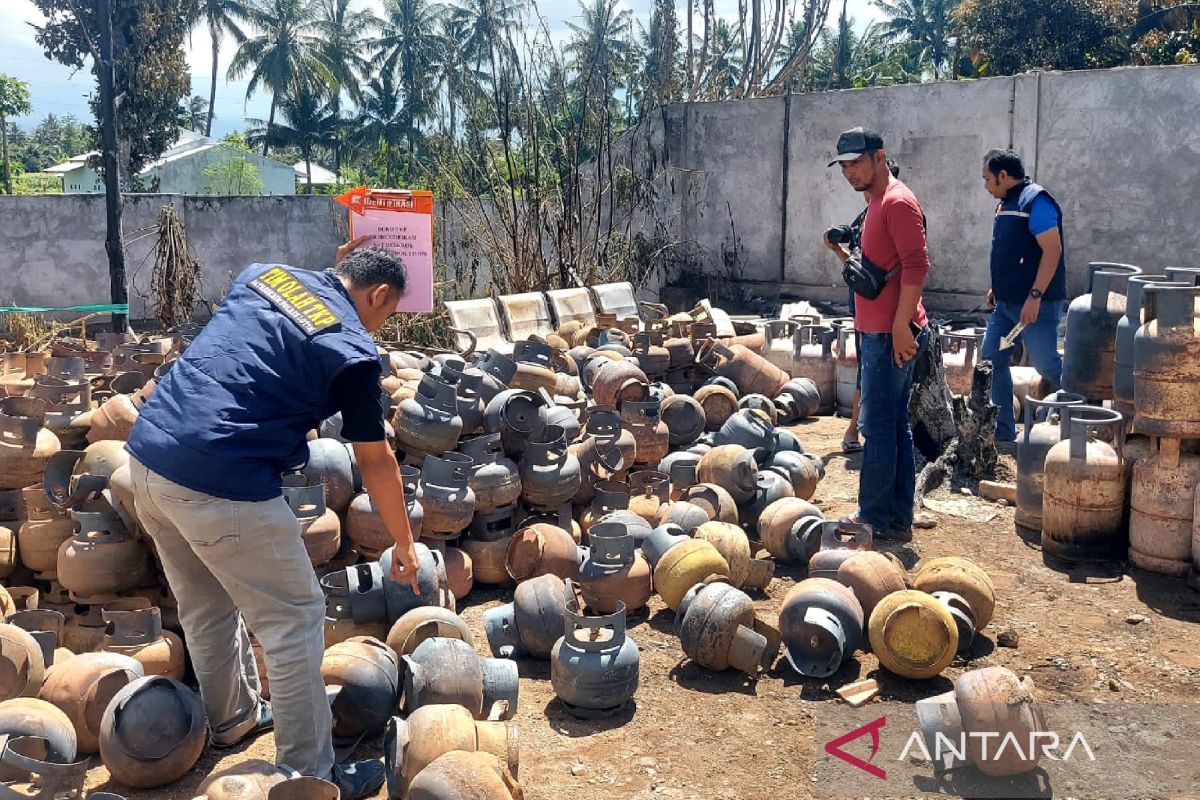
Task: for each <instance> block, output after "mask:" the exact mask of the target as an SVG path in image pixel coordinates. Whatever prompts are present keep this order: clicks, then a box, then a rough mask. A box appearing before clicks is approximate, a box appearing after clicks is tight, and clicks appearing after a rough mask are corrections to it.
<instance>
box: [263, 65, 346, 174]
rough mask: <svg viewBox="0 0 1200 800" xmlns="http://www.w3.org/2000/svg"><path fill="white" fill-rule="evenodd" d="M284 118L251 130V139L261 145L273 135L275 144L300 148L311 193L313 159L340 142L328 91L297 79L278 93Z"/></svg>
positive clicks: (336, 121)
mask: <svg viewBox="0 0 1200 800" xmlns="http://www.w3.org/2000/svg"><path fill="white" fill-rule="evenodd" d="M277 97H278V106H279V115H280V117H281V120H280V121H278V122H276V123H275V124H274V126H273V127H270V128H267V127H264V126H261V120H256V122H258V123H259V125H260V127H258V128H256V129H253V130H251V132H250V137H249V140H250V143H251V145H257V144H260V143H263V142H264V140H266V139H269V140H270V144H272V145H274V146H275V147H294V148H296V149H298V150H299V151H300V156H301V158H303V159H304V164H305V172H306V175H305V178H306V181H305V183H306V188H305V191H306V193H307V194H312V162H313V159H314V158H315V157H316V154H317V151H318V150H320V149H328V150H332V149H333V148H334V147H335V146H336V145H337V143H338V132H339V126H340V124H341V119H340V118H339V116H338V114H337V112H336V111H335V110H334V107H333V100H332V99H331V98H330V97H329V96H328V94H327V93H324V92H320V91H314V90H313V87H312V86H310V85H309V84H308V83H307V82H305V81H299V82H297V83H296V84H295V85H294V86H293V87H292V88H291V89H289V90H288V91H285V92H282V93H280V94H279V95H278V96H277Z"/></svg>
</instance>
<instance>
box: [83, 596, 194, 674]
mask: <svg viewBox="0 0 1200 800" xmlns="http://www.w3.org/2000/svg"><path fill="white" fill-rule="evenodd" d="M101 613H102V616H103V618H104V623H105V628H104V640H103V641H102V643H101V645H100V646H101V648H102V649H103V650H104V651H105V652H107V653H116V654H118V655H123V656H129V657H130V658H132V659H134V660H135V661H137V662H138V663H139V664H141V665H142V672H143V673H144V674H146V675H165V676H167V677H168V678H173V679H175V680H177V681H178V680H182V679H183V669H184V651H183V640H182V639H180V638H179V636H178V635H176V634H175V633H174V632H173V631H164V630H163V627H162V612H161V611H160V610H159V609H158V607H157V606H152V607H150V608H143V609H137V610H134V611H110V610H107V609H106V610H104V611H102V612H101Z"/></svg>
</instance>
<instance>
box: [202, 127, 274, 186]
mask: <svg viewBox="0 0 1200 800" xmlns="http://www.w3.org/2000/svg"><path fill="white" fill-rule="evenodd" d="M219 149H220V150H221V151H222V152H223V153H228V154H229V158H225V159H222V160H221V161H218V162H216V163H215V164H210V165H209V166H207V167H205V169H204V177H205V178H206V179H207V180H208V192H209V194H217V195H261V194H262V192H263V182H262V179H261V178H260V177H259V176H258V167H257V166H256V165H255V164H254V162H253V161H251V160H250V157H251V155H252V154H251V152H250V148H249V147H248V146H247V145H246V140H245V139H244V138H243V137H242V136H241V135H239V134H231V135H230V136H227V137H225V140H224V141H223V142H222V144H221V146H220V148H219Z"/></svg>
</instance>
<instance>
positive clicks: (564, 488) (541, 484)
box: [518, 425, 582, 510]
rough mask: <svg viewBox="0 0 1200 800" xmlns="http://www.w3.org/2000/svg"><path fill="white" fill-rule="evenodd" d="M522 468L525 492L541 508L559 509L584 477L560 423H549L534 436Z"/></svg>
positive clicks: (527, 498) (521, 462) (574, 493)
mask: <svg viewBox="0 0 1200 800" xmlns="http://www.w3.org/2000/svg"><path fill="white" fill-rule="evenodd" d="M518 469H519V472H520V475H521V493H522V496H523V497H524V498H525V501H526V502H527V503H529V505H530V506H532V507H534V508H537V509H540V510H555V509H558V508H560V507H561V506H562V505H563V504H564V503H567V502H569V501H570V500H571V498H572V497H574V496H575V495H576V493H577V492H578V491H579V486H580V482H581V480H582V478H581V474H580V463H579V459H578V458H576V457H575V456H574V455H572V454H571V453H570V452H569V451H568V450H567V440H566V435H565V432H564V431H563V429H562V426H560V425H548V426H546V427H545V428H544V429H543V430H542V431H540V432H539V433H537V434H535V435H534V436H533V437H531V438H530V440H529V442H528V444H527V445H526V450H525V454H524V455H523V456H522V457H521V461H520V463H519V465H518Z"/></svg>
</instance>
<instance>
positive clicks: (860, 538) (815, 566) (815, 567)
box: [808, 520, 875, 580]
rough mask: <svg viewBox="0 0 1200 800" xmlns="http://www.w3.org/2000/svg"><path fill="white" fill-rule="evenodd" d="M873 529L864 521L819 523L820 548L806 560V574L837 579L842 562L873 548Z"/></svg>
mask: <svg viewBox="0 0 1200 800" xmlns="http://www.w3.org/2000/svg"><path fill="white" fill-rule="evenodd" d="M874 535H875V531H874V530H873V529H872V528H871V526H870V525H868V524H866V523H865V522H861V523H860V522H845V521H842V520H837V521H830V522H823V523H821V549H820V550H818V551H817V552H816V553H813V555H812V557H810V558H809V560H808V574H809V575H810V576H811V577H814V578H829V579H830V580H837V573H838V569H839V568H840V567H841V566H842V564H843V563H844V562H845V561H847V560H848V559H850V558H853V557H854V556H855V555H856V554H857V553H859V552H860V551H863V550H872V549H874V547H873V545H874Z"/></svg>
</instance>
